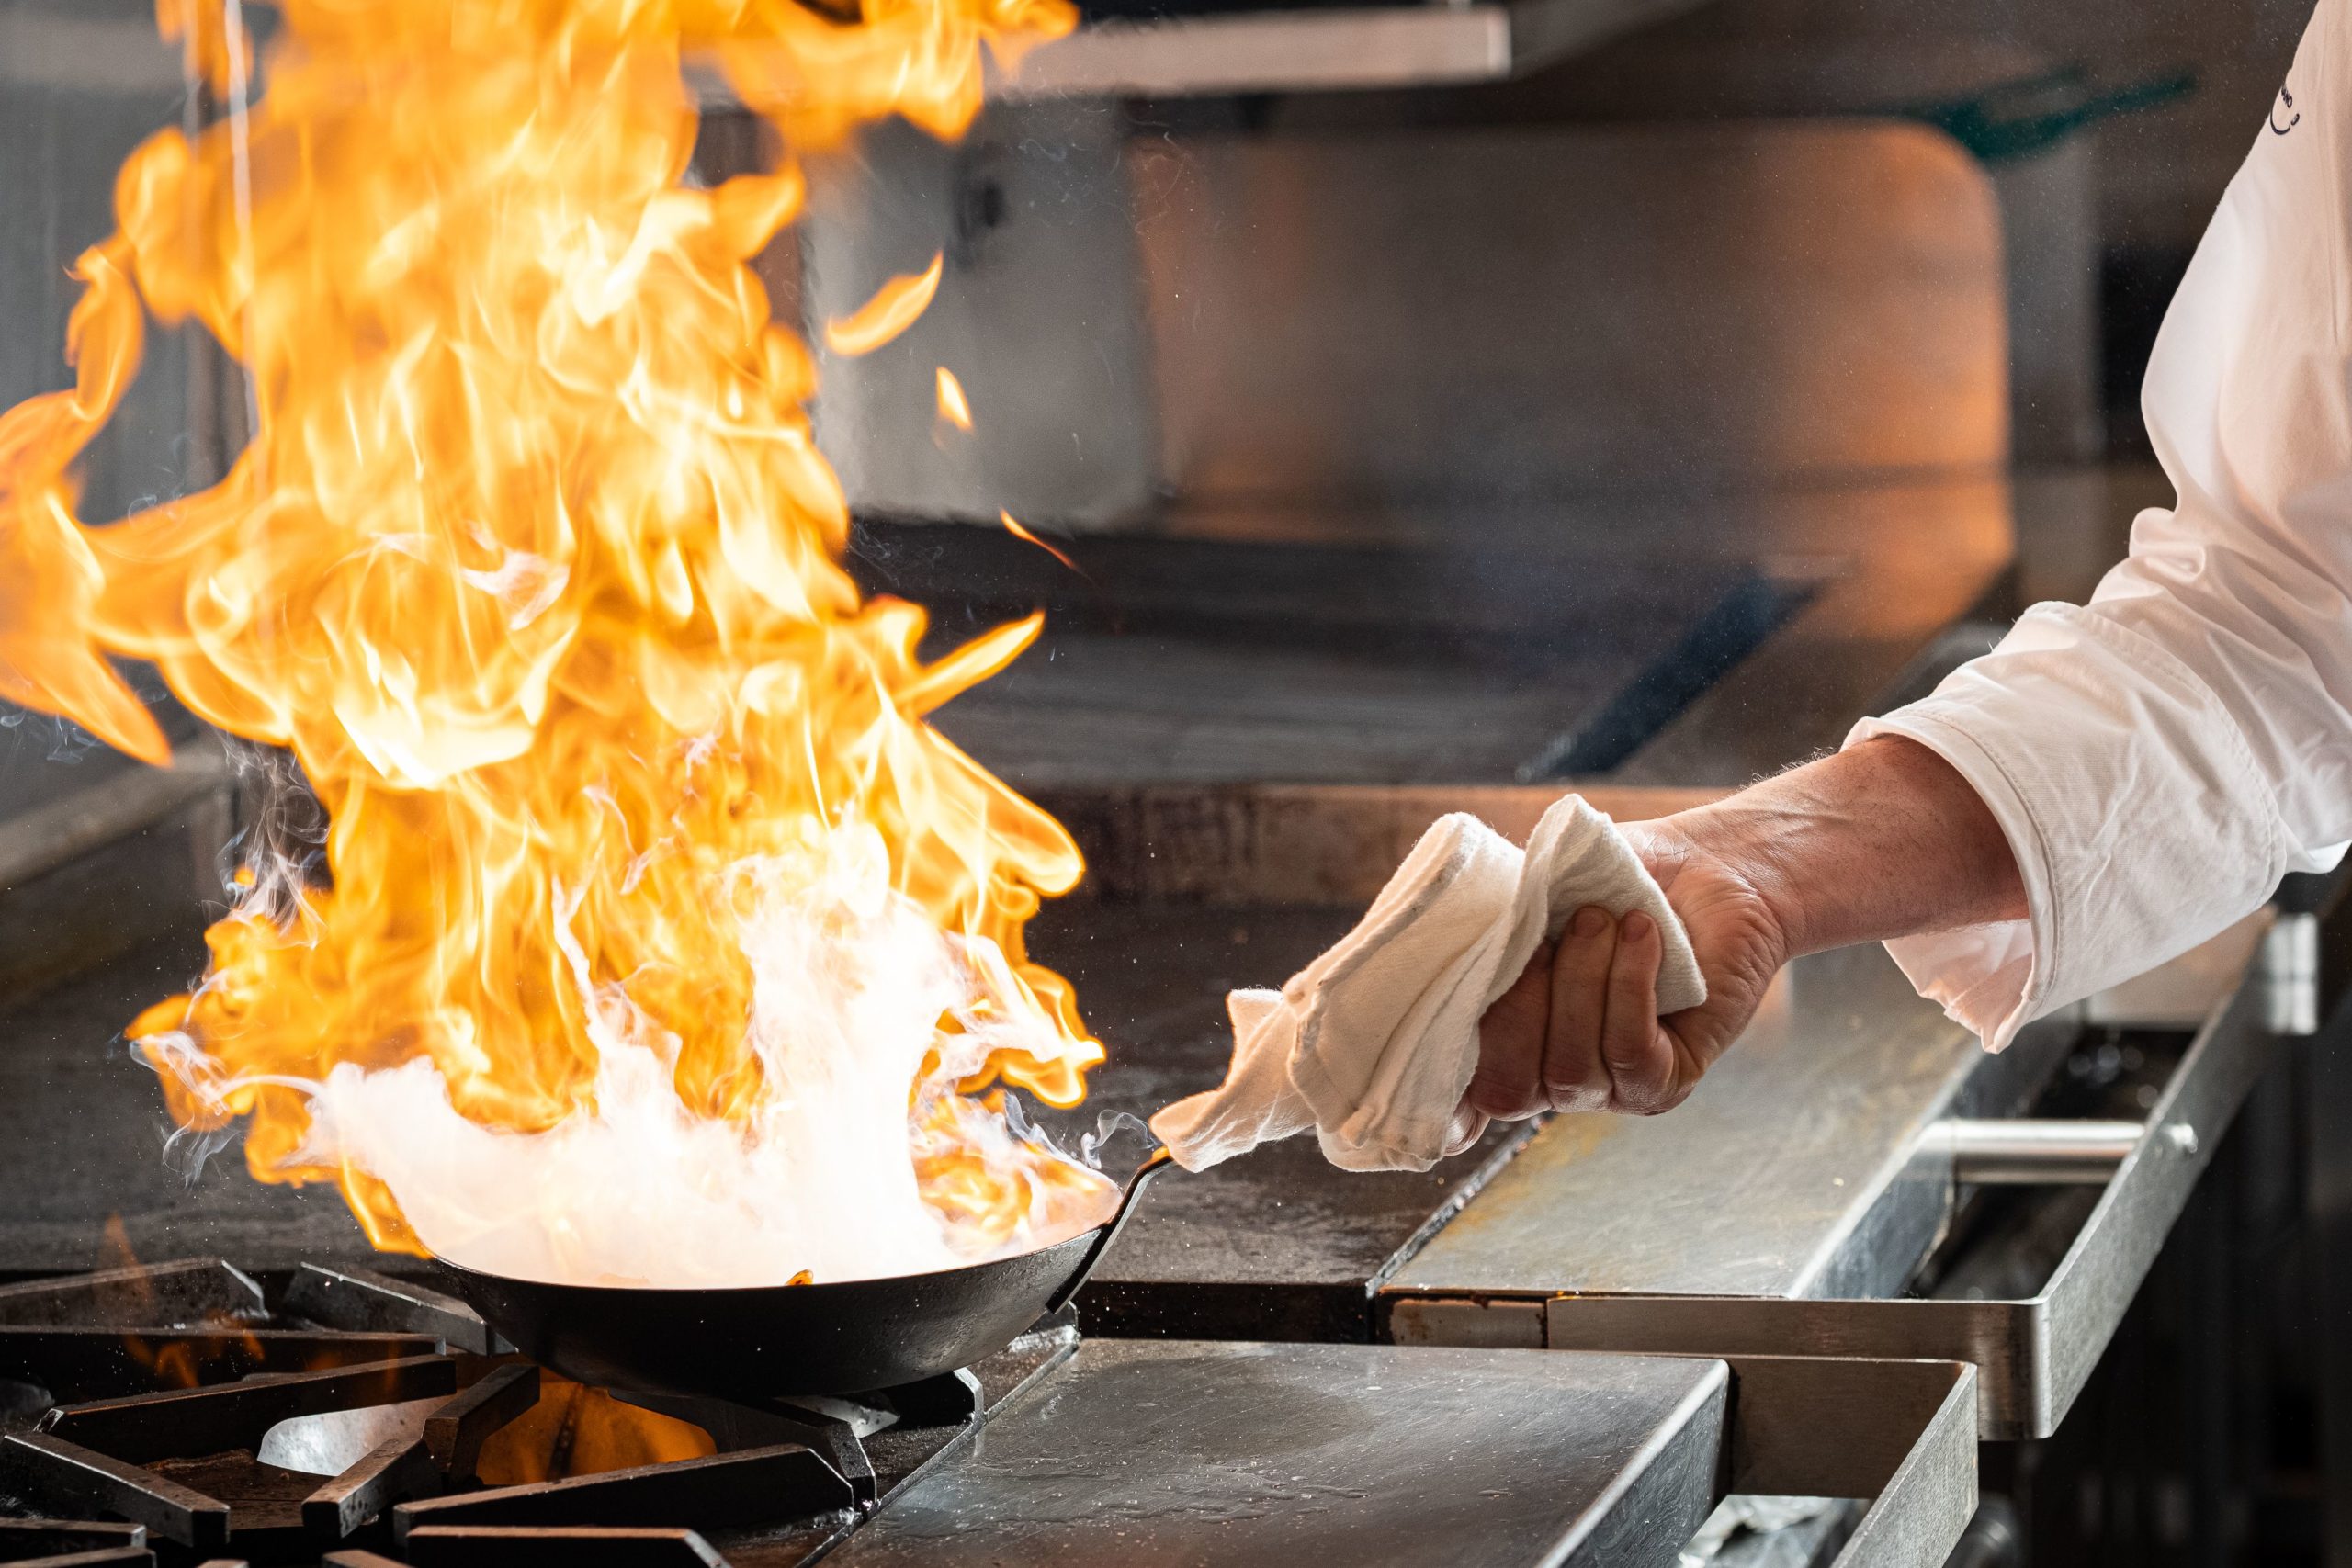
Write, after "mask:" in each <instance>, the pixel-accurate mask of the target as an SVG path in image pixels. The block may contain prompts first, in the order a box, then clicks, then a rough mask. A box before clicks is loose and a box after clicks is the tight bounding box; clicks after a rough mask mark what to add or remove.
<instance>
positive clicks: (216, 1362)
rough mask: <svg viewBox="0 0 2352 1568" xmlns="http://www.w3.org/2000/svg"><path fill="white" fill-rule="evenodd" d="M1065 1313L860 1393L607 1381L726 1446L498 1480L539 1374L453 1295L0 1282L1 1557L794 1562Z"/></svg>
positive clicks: (1037, 1367)
mask: <svg viewBox="0 0 2352 1568" xmlns="http://www.w3.org/2000/svg"><path fill="white" fill-rule="evenodd" d="M1075 1322H1076V1320H1075V1317H1074V1315H1073V1314H1070V1313H1069V1312H1067V1311H1065V1312H1064V1313H1063V1314H1060V1315H1059V1316H1057V1318H1055V1319H1052V1320H1049V1321H1047V1322H1046V1323H1042V1324H1040V1325H1038V1326H1037V1327H1036V1328H1035V1329H1033V1330H1032V1331H1031V1332H1030V1333H1029V1334H1027V1335H1025V1336H1023V1337H1022V1338H1021V1339H1019V1340H1016V1341H1015V1342H1014V1343H1013V1344H1012V1346H1010V1347H1008V1348H1006V1349H1004V1350H1002V1351H1000V1352H999V1353H997V1354H996V1355H994V1356H991V1357H989V1358H988V1359H985V1360H983V1361H981V1362H980V1363H978V1365H977V1366H975V1367H974V1368H973V1369H972V1370H971V1371H956V1372H951V1373H947V1374H945V1375H944V1376H941V1377H937V1378H933V1379H929V1380H927V1381H925V1382H921V1383H916V1384H912V1385H910V1386H907V1387H902V1388H896V1389H887V1390H881V1391H877V1392H876V1393H869V1394H862V1395H858V1396H856V1397H854V1398H849V1399H821V1400H792V1401H786V1400H763V1399H758V1398H746V1399H743V1400H727V1399H715V1398H707V1397H688V1396H680V1395H671V1394H657V1393H635V1392H629V1391H623V1390H612V1391H605V1392H607V1393H609V1394H610V1396H611V1397H612V1399H614V1400H616V1401H618V1402H620V1403H621V1404H623V1405H626V1406H635V1407H637V1408H639V1409H642V1410H644V1411H649V1412H651V1413H653V1414H654V1415H655V1416H662V1417H667V1418H668V1419H669V1420H672V1421H677V1422H684V1423H685V1424H687V1425H688V1426H690V1427H695V1428H698V1429H699V1430H700V1432H701V1433H702V1434H705V1435H707V1438H708V1439H709V1441H710V1444H711V1446H712V1448H713V1450H715V1451H713V1452H711V1453H709V1454H707V1455H704V1456H701V1457H696V1458H689V1459H671V1460H666V1461H657V1462H652V1463H640V1464H625V1465H620V1466H618V1467H611V1468H607V1467H601V1466H599V1467H595V1468H594V1472H593V1473H585V1474H575V1475H570V1476H565V1477H563V1478H560V1479H554V1480H544V1481H530V1482H524V1483H513V1484H499V1485H491V1484H485V1483H483V1482H482V1480H481V1477H480V1475H479V1473H478V1467H479V1466H480V1465H481V1461H482V1458H483V1451H484V1445H485V1444H486V1443H487V1442H489V1441H490V1439H491V1438H492V1437H493V1435H495V1434H498V1433H500V1432H502V1431H503V1430H504V1429H505V1428H507V1427H510V1426H511V1425H512V1424H514V1423H515V1422H517V1421H518V1420H519V1419H521V1418H522V1417H523V1416H526V1414H528V1413H531V1412H533V1411H535V1410H536V1409H537V1407H538V1405H539V1404H540V1402H541V1399H542V1396H543V1393H547V1392H548V1391H547V1390H546V1389H545V1388H544V1387H543V1384H542V1380H541V1376H540V1371H539V1369H538V1368H537V1367H536V1366H534V1365H533V1364H531V1363H530V1362H529V1361H527V1360H526V1359H523V1358H521V1357H519V1356H516V1355H515V1354H514V1353H513V1350H512V1348H511V1347H509V1346H507V1345H505V1344H503V1342H501V1341H500V1340H499V1339H498V1338H497V1337H496V1336H495V1335H494V1334H493V1333H492V1331H491V1330H490V1328H489V1327H488V1326H487V1325H485V1324H483V1323H482V1321H481V1319H480V1318H479V1317H477V1316H476V1315H475V1314H474V1313H473V1311H472V1309H471V1308H469V1307H468V1306H467V1305H466V1304H465V1303H462V1302H459V1301H458V1300H456V1299H455V1298H453V1297H450V1296H447V1295H443V1294H441V1293H439V1292H435V1291H431V1290H427V1289H424V1288H422V1287H420V1286H417V1285H413V1284H411V1283H408V1282H406V1281H403V1280H395V1279H391V1278H389V1277H386V1276H382V1275H377V1274H372V1273H367V1272H363V1271H360V1270H355V1269H322V1268H318V1267H315V1266H306V1267H304V1268H303V1269H300V1271H299V1272H297V1273H296V1274H295V1275H294V1276H293V1277H292V1278H291V1279H290V1280H287V1281H285V1282H284V1284H283V1286H282V1288H280V1289H278V1290H277V1291H276V1292H266V1291H265V1290H264V1288H263V1287H262V1285H261V1284H259V1283H258V1282H256V1281H255V1280H253V1279H252V1278H250V1277H248V1276H246V1275H245V1274H243V1273H241V1272H240V1271H238V1270H237V1269H234V1268H232V1267H231V1266H230V1265H229V1264H227V1263H226V1262H224V1261H222V1260H220V1259H218V1258H191V1259H187V1260H185V1261H181V1262H175V1263H166V1264H162V1265H158V1266H156V1267H153V1268H133V1269H111V1270H106V1271H102V1272H98V1273H93V1274H84V1275H75V1276H70V1277H65V1278H60V1279H55V1280H36V1281H33V1282H31V1283H28V1284H20V1285H11V1286H6V1287H0V1564H13V1565H16V1568H33V1565H35V1564H41V1565H46V1568H63V1565H65V1564H69V1563H70V1564H74V1565H76V1568H79V1565H82V1564H91V1565H97V1564H114V1563H122V1564H132V1563H147V1564H159V1563H160V1564H162V1565H163V1568H183V1565H187V1568H193V1565H197V1564H211V1565H221V1564H227V1563H232V1562H243V1563H248V1564H251V1565H252V1568H268V1565H275V1564H297V1563H302V1564H333V1565H336V1568H390V1565H396V1564H402V1563H405V1564H413V1565H414V1568H470V1565H473V1564H492V1563H495V1564H498V1565H500V1568H534V1565H536V1564H541V1563H546V1564H562V1565H564V1568H603V1565H612V1568H667V1565H670V1564H677V1565H680V1568H685V1565H690V1564H706V1565H707V1564H721V1565H724V1568H794V1565H795V1564H797V1563H800V1562H805V1561H807V1560H808V1559H809V1558H810V1557H812V1556H814V1555H815V1554H817V1553H819V1552H820V1551H824V1550H826V1549H827V1548H829V1547H830V1546H831V1545H832V1544H834V1543H835V1542H836V1541H838V1540H840V1539H841V1538H842V1536H843V1535H845V1534H846V1533H848V1532H849V1531H850V1530H853V1529H856V1528H857V1526H858V1525H859V1524H860V1523H862V1522H863V1521H864V1519H865V1517H866V1516H867V1515H868V1514H870V1513H871V1512H872V1511H873V1510H874V1509H875V1508H876V1506H878V1505H879V1504H880V1503H881V1502H882V1501H883V1500H884V1499H886V1498H888V1497H889V1496H891V1495H893V1494H894V1493H896V1492H897V1491H898V1490H899V1488H901V1487H903V1486H904V1485H906V1484H907V1483H909V1482H910V1481H911V1480H913V1479H914V1477H915V1476H916V1475H918V1474H919V1473H921V1472H923V1471H925V1470H927V1469H928V1468H930V1466H931V1465H932V1464H933V1462H935V1461H938V1460H939V1459H941V1458H942V1457H943V1456H944V1455H945V1454H947V1453H948V1452H949V1451H951V1450H954V1449H956V1447H958V1446H959V1445H960V1444H961V1443H963V1442H964V1441H965V1440H967V1438H969V1437H970V1435H971V1434H972V1433H973V1432H974V1431H975V1430H977V1429H978V1426H979V1423H980V1422H981V1421H982V1420H983V1419H984V1418H985V1416H986V1415H987V1413H988V1412H989V1411H990V1410H992V1409H994V1408H995V1407H997V1406H998V1405H999V1404H1002V1403H1003V1401H1005V1400H1006V1399H1008V1398H1010V1397H1012V1395H1013V1394H1014V1393H1018V1392H1019V1391H1020V1390H1021V1389H1023V1388H1024V1387H1026V1386H1027V1385H1028V1383H1029V1382H1031V1381H1032V1380H1034V1379H1035V1377H1036V1376H1037V1375H1038V1374H1040V1373H1041V1372H1043V1371H1046V1369H1047V1368H1049V1367H1051V1366H1053V1365H1055V1364H1056V1363H1057V1362H1058V1361H1060V1360H1061V1359H1064V1358H1065V1357H1067V1356H1068V1355H1069V1352H1070V1350H1071V1348H1073V1346H1074V1345H1075V1344H1076V1342H1077V1330H1076V1327H1075ZM575 1392H576V1391H575ZM565 1408H566V1410H567V1412H569V1411H571V1410H573V1409H576V1406H567V1407H565ZM574 1418H575V1417H574V1416H573V1415H571V1414H569V1413H567V1414H564V1415H563V1416H561V1419H560V1430H559V1432H558V1439H559V1440H558V1446H559V1447H560V1448H564V1449H567V1450H568V1448H569V1445H570V1439H571V1422H572V1421H573V1419H574Z"/></svg>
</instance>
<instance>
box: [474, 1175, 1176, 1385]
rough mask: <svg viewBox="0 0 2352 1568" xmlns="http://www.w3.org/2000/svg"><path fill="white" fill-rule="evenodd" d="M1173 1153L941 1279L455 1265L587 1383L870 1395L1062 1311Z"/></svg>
mask: <svg viewBox="0 0 2352 1568" xmlns="http://www.w3.org/2000/svg"><path fill="white" fill-rule="evenodd" d="M1169 1163H1170V1155H1169V1153H1168V1151H1167V1150H1166V1149H1159V1150H1156V1151H1154V1152H1153V1154H1152V1156H1151V1157H1150V1158H1149V1159H1147V1160H1145V1161H1144V1162H1143V1164H1142V1165H1141V1166H1140V1167H1138V1168H1136V1173H1135V1175H1134V1176H1133V1177H1131V1178H1130V1179H1128V1181H1127V1190H1126V1191H1125V1193H1123V1194H1122V1195H1121V1196H1120V1199H1119V1207H1118V1208H1117V1210H1116V1211H1115V1212H1114V1213H1113V1214H1112V1215H1111V1217H1110V1219H1109V1220H1107V1221H1105V1222H1104V1223H1103V1224H1100V1225H1097V1226H1095V1227H1094V1228H1093V1229H1092V1230H1090V1231H1081V1232H1080V1233H1079V1234H1078V1235H1074V1236H1071V1237H1070V1238H1069V1240H1067V1241H1057V1242H1056V1243H1054V1245H1053V1246H1051V1247H1040V1248H1038V1249H1037V1250H1036V1251H1035V1252H1023V1253H1020V1254H1018V1255H1016V1256H1014V1257H1012V1258H997V1259H995V1260H994V1261H992V1262H988V1263H976V1264H973V1265H972V1266H971V1267H970V1268H967V1269H942V1270H940V1271H938V1272H936V1273H931V1274H902V1275H898V1276H895V1277H892V1278H889V1279H884V1280H836V1281H829V1282H826V1283H821V1284H813V1285H754V1286H742V1287H733V1288H715V1289H708V1290H651V1289H640V1288H638V1287H636V1286H629V1285H555V1284H548V1283H547V1282H545V1281H543V1280H514V1279H509V1278H507V1277H506V1276H504V1275H502V1274H484V1273H481V1272H480V1271H479V1270H476V1269H466V1268H461V1267H459V1266H458V1265H457V1264H454V1263H445V1265H444V1266H445V1267H446V1268H447V1269H448V1271H449V1279H450V1283H451V1286H452V1288H453V1289H454V1290H456V1292H458V1294H459V1295H461V1296H463V1297H464V1298H465V1299H466V1300H467V1301H468V1302H469V1303H471V1304H472V1306H473V1309H474V1310H475V1311H476V1312H478V1313H480V1314H481V1315H482V1318H483V1320H484V1321H485V1322H487V1323H488V1324H489V1325H491V1326H492V1328H495V1329H497V1330H498V1332H499V1333H501V1334H503V1335H504V1336H506V1337H507V1338H508V1339H510V1340H512V1341H513V1342H514V1344H515V1348H516V1349H518V1350H520V1351H522V1352H523V1353H524V1354H525V1355H526V1356H528V1357H530V1358H531V1359H533V1360H535V1361H539V1362H543V1363H544V1364H546V1365H548V1366H550V1367H553V1368H554V1369H555V1370H556V1371H559V1372H561V1373H562V1374H563V1375H564V1376H566V1377H568V1378H571V1379H573V1380H575V1381H577V1382H586V1383H594V1384H596V1385H598V1386H600V1387H606V1388H624V1389H630V1390H634V1391H639V1392H643V1393H713V1394H732V1395H736V1396H741V1395H742V1394H745V1393H763V1394H795V1393H800V1394H806V1393H865V1392H867V1391H870V1390H875V1389H884V1388H892V1387H896V1386H897V1385H899V1384H900V1383H910V1382H916V1381H917V1380H919V1379H922V1378H927V1377H933V1376H936V1375H937V1374H939V1373H941V1372H944V1371H952V1370H953V1369H955V1368H957V1367H961V1366H966V1365H967V1364H969V1363H970V1362H972V1361H975V1360H977V1359H979V1358H980V1357H982V1356H985V1355H987V1354H989V1352H990V1351H993V1350H999V1349H1002V1348H1004V1346H1005V1345H1006V1344H1007V1343H1008V1342H1010V1341H1011V1340H1012V1338H1013V1337H1015V1336H1016V1335H1018V1334H1019V1333H1020V1332H1021V1331H1022V1330H1023V1329H1024V1328H1026V1327H1028V1326H1029V1325H1031V1324H1033V1323H1035V1322H1036V1321H1037V1319H1038V1318H1040V1317H1042V1316H1044V1315H1045V1314H1047V1313H1049V1312H1056V1311H1058V1310H1059V1309H1060V1308H1061V1307H1062V1306H1063V1305H1064V1304H1065V1303H1068V1302H1069V1299H1070V1298H1071V1297H1072V1296H1074V1295H1076V1294H1077V1293H1078V1288H1079V1287H1080V1285H1083V1284H1084V1283H1086V1276H1087V1275H1088V1274H1089V1273H1091V1271H1092V1270H1093V1268H1094V1265H1095V1264H1096V1263H1097V1262H1098V1261H1100V1259H1101V1258H1102V1257H1103V1252H1104V1251H1105V1250H1106V1249H1108V1248H1109V1247H1110V1245H1111V1243H1112V1241H1113V1240H1114V1238H1116V1237H1117V1235H1118V1234H1119V1227H1120V1226H1122V1225H1124V1224H1126V1222H1127V1216H1128V1215H1129V1214H1130V1213H1134V1211H1135V1206H1136V1198H1137V1197H1138V1196H1140V1195H1141V1194H1142V1192H1143V1190H1144V1188H1145V1186H1146V1185H1147V1184H1148V1182H1149V1181H1150V1180H1151V1179H1152V1178H1153V1177H1155V1176H1157V1175H1159V1173H1160V1171H1162V1170H1163V1169H1165V1168H1167V1167H1168V1165H1169Z"/></svg>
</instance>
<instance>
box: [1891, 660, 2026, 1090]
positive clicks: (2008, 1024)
mask: <svg viewBox="0 0 2352 1568" xmlns="http://www.w3.org/2000/svg"><path fill="white" fill-rule="evenodd" d="M1931 700H1932V699H1931ZM1882 735H1895V736H1901V737H1902V738H1903V739H1906V740H1910V741H1914V742H1916V743H1917V744H1918V745H1921V746H1925V747H1926V748H1927V749H1928V750H1930V751H1933V752H1934V753H1935V754H1936V755H1937V756H1939V757H1941V758H1942V759H1943V760H1944V761H1946V762H1948V763H1950V764H1951V767H1952V769H1953V771H1954V772H1956V773H1959V774H1960V776H1961V777H1962V778H1963V779H1965V780H1967V781H1968V784H1969V787H1970V788H1972V789H1973V790H1974V791H1975V792H1976V793H1977V795H1978V796H1979V797H1981V798H1982V799H1983V800H1984V802H1985V807H1986V808H1987V809H1988V810H1990V811H1991V812H1992V813H1993V818H1994V820H1995V821H1996V822H1998V823H1999V824H2000V827H2001V832H2002V836H2003V837H2005V838H2007V840H2008V842H2009V852H2010V853H2011V854H2013V855H2015V856H2016V857H2017V863H2018V876H2019V877H2020V879H2021V880H2022V881H2023V882H2024V884H2025V895H2026V918H2025V919H2021V920H1997V921H1994V922H1992V923H1991V924H1987V925H1976V926H1962V927H1960V928H1958V929H1956V930H1953V931H1928V932H1923V933H1921V934H1920V935H1917V936H1909V937H1901V938H1897V939H1896V940H1894V941H1893V942H1888V943H1887V944H1886V951H1887V954H1888V956H1890V957H1892V958H1893V959H1894V962H1895V964H1896V966H1897V967H1899V968H1900V969H1901V970H1902V971H1903V975H1904V977H1905V979H1907V980H1909V981H1910V982H1911V986H1912V988H1913V989H1914V990H1916V991H1917V992H1918V993H1919V994H1920V995H1921V996H1922V997H1925V998H1928V1000H1929V1001H1931V1002H1934V1003H1936V1004H1937V1005H1938V1006H1939V1007H1941V1008H1942V1009H1943V1010H1944V1013H1945V1016H1946V1017H1948V1018H1950V1019H1951V1020H1952V1021H1954V1022H1955V1023H1958V1024H1959V1025H1961V1027H1962V1028H1964V1029H1966V1030H1968V1031H1970V1032H1972V1033H1973V1034H1975V1036H1976V1037H1977V1038H1978V1039H1979V1040H1981V1041H1983V1042H1984V1043H1985V1049H1986V1050H1988V1051H1998V1050H2000V1049H2002V1048H2003V1047H2005V1046H2007V1044H2008V1043H2009V1042H2010V1041H2011V1040H2013V1039H2015V1038H2016V1037H2017V1033H2018V1030H2020V1029H2023V1028H2024V1027H2025V1026H2026V1025H2027V1024H2029V1023H2030V1022H2032V1021H2034V1020H2035V1019H2037V1018H2039V1017H2041V1015H2042V1013H2044V1012H2046V1011H2048V1010H2050V1008H2049V1005H2048V1000H2047V998H2048V989H2049V987H2048V985H2047V979H2048V976H2050V974H2051V973H2052V969H2053V967H2054V965H2053V964H2052V961H2051V950H2052V945H2053V938H2054V932H2053V931H2052V918H2051V909H2052V901H2051V897H2050V875H2049V866H2048V862H2047V859H2046V857H2045V856H2043V855H2042V854H2041V837H2040V834H2039V833H2038V832H2037V831H2036V829H2035V828H2034V825H2033V818H2032V817H2031V815H2030V813H2029V812H2028V811H2027V809H2026V806H2025V802H2024V800H2023V798H2022V797H2021V796H2020V795H2019V794H2018V789H2017V787H2016V785H2015V784H2014V783H2013V782H2012V781H2011V780H2010V779H2009V777H2008V775H2007V773H2005V772H2003V770H2002V769H2001V767H2000V765H1999V763H1997V762H1996V761H1994V759H1993V757H1992V755H1991V754H1990V753H1989V752H1987V751H1986V750H1985V749H1984V748H1983V747H1982V746H1980V745H1979V744H1978V743H1977V741H1976V740H1975V739H1974V738H1973V736H1971V735H1969V734H1968V733H1967V731H1965V730H1963V729H1962V728H1959V727H1958V726H1956V725H1954V724H1952V723H1951V721H1950V720H1948V719H1945V718H1943V717H1941V716H1938V715H1936V714H1935V713H1933V712H1932V711H1928V710H1927V709H1926V708H1925V707H1923V706H1922V705H1913V706H1911V707H1908V708H1905V709H1902V710H1900V711H1898V712H1896V713H1894V714H1891V715H1889V716H1886V717H1883V718H1866V719H1864V720H1862V721H1861V722H1860V724H1858V725H1856V726H1855V727H1854V728H1853V731H1852V733H1850V734H1849V735H1848V736H1847V737H1846V745H1848V746H1849V747H1850V746H1857V745H1860V743H1861V742H1863V741H1865V740H1870V739H1876V738H1877V737H1879V736H1882Z"/></svg>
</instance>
